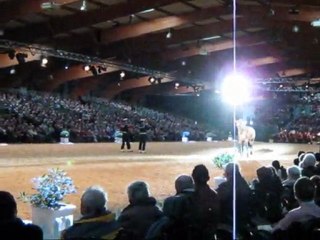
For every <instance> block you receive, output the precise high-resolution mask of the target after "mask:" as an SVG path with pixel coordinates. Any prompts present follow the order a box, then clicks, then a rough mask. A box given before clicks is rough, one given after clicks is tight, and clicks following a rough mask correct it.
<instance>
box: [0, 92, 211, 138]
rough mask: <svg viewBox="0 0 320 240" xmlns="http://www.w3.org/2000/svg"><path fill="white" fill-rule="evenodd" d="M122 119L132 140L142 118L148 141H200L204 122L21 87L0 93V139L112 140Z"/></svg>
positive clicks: (124, 105)
mask: <svg viewBox="0 0 320 240" xmlns="http://www.w3.org/2000/svg"><path fill="white" fill-rule="evenodd" d="M124 119H126V124H128V125H129V127H130V132H131V136H132V138H133V139H132V140H135V138H136V136H137V135H138V127H137V126H138V123H139V122H140V120H141V119H146V122H147V124H148V126H149V131H148V138H149V140H151V141H178V140H181V135H182V132H184V131H188V132H190V136H189V138H190V139H192V140H205V135H206V132H208V131H207V130H206V129H205V127H204V126H200V124H195V122H194V121H192V120H189V119H185V118H182V117H178V116H174V115H172V114H168V113H162V112H158V111H154V110H151V109H147V108H144V107H139V106H135V107H132V106H130V105H127V104H124V103H119V102H113V101H108V100H106V99H97V98H81V99H77V100H72V99H67V98H62V97H60V96H54V95H52V94H49V93H39V92H32V91H26V90H24V91H21V90H10V91H9V90H6V91H4V90H3V91H2V92H0V142H9V143H11V142H28V143H30V142H31V143H34V142H58V141H59V133H60V132H61V131H62V130H64V129H66V130H68V131H69V132H70V141H73V142H97V141H99V142H101V141H114V135H115V133H116V131H117V130H119V129H120V128H121V125H122V124H124V123H123V122H124Z"/></svg>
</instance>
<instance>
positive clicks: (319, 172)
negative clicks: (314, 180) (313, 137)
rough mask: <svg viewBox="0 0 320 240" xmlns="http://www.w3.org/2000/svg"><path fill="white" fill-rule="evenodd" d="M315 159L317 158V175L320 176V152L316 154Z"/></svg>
mask: <svg viewBox="0 0 320 240" xmlns="http://www.w3.org/2000/svg"><path fill="white" fill-rule="evenodd" d="M314 156H315V158H316V161H317V163H316V174H317V175H320V152H317V153H315V154H314Z"/></svg>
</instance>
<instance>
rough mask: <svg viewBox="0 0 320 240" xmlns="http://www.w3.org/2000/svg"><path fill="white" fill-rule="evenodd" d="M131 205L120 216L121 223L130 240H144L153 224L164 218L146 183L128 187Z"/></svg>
mask: <svg viewBox="0 0 320 240" xmlns="http://www.w3.org/2000/svg"><path fill="white" fill-rule="evenodd" d="M128 198H129V203H130V204H129V205H128V206H127V207H126V208H125V209H123V211H122V212H121V214H120V217H119V219H118V220H119V222H120V224H121V226H122V227H123V229H124V232H125V233H126V235H127V236H128V238H129V239H130V240H133V239H137V240H141V239H144V237H145V235H146V233H147V231H148V229H149V228H150V226H151V224H152V223H154V222H155V221H157V220H159V219H160V218H161V217H162V215H163V214H162V212H161V211H160V210H159V208H158V207H157V206H156V199H155V198H153V197H150V195H149V189H148V186H147V184H146V183H145V182H143V181H136V182H133V183H131V184H130V185H129V187H128Z"/></svg>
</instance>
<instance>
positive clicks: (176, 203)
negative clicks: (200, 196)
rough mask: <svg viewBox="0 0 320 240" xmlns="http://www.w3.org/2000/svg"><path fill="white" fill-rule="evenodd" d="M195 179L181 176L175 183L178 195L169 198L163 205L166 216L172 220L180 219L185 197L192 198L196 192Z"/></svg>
mask: <svg viewBox="0 0 320 240" xmlns="http://www.w3.org/2000/svg"><path fill="white" fill-rule="evenodd" d="M193 187H194V186H193V179H192V177H191V176H188V175H180V176H179V177H177V179H176V181H175V189H176V194H175V195H174V196H171V197H168V198H167V199H165V200H164V203H163V213H164V215H166V216H168V217H172V218H179V217H180V216H181V214H183V210H184V209H182V207H183V205H182V204H183V202H181V201H182V200H183V199H184V197H188V196H190V195H191V194H192V193H193V192H194V188H193Z"/></svg>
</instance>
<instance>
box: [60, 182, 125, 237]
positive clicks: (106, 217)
mask: <svg viewBox="0 0 320 240" xmlns="http://www.w3.org/2000/svg"><path fill="white" fill-rule="evenodd" d="M107 204H108V197H107V194H106V193H105V192H104V190H103V189H102V188H100V187H96V186H93V187H89V188H88V189H86V190H85V192H84V193H83V195H82V197H81V214H82V218H81V219H80V220H78V221H76V222H75V223H74V224H73V226H71V227H70V228H68V229H66V230H65V231H64V232H63V233H62V235H61V238H62V239H116V237H117V235H118V233H119V231H120V224H119V223H118V222H117V221H116V220H115V214H113V213H111V212H110V211H109V210H108V207H107Z"/></svg>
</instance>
